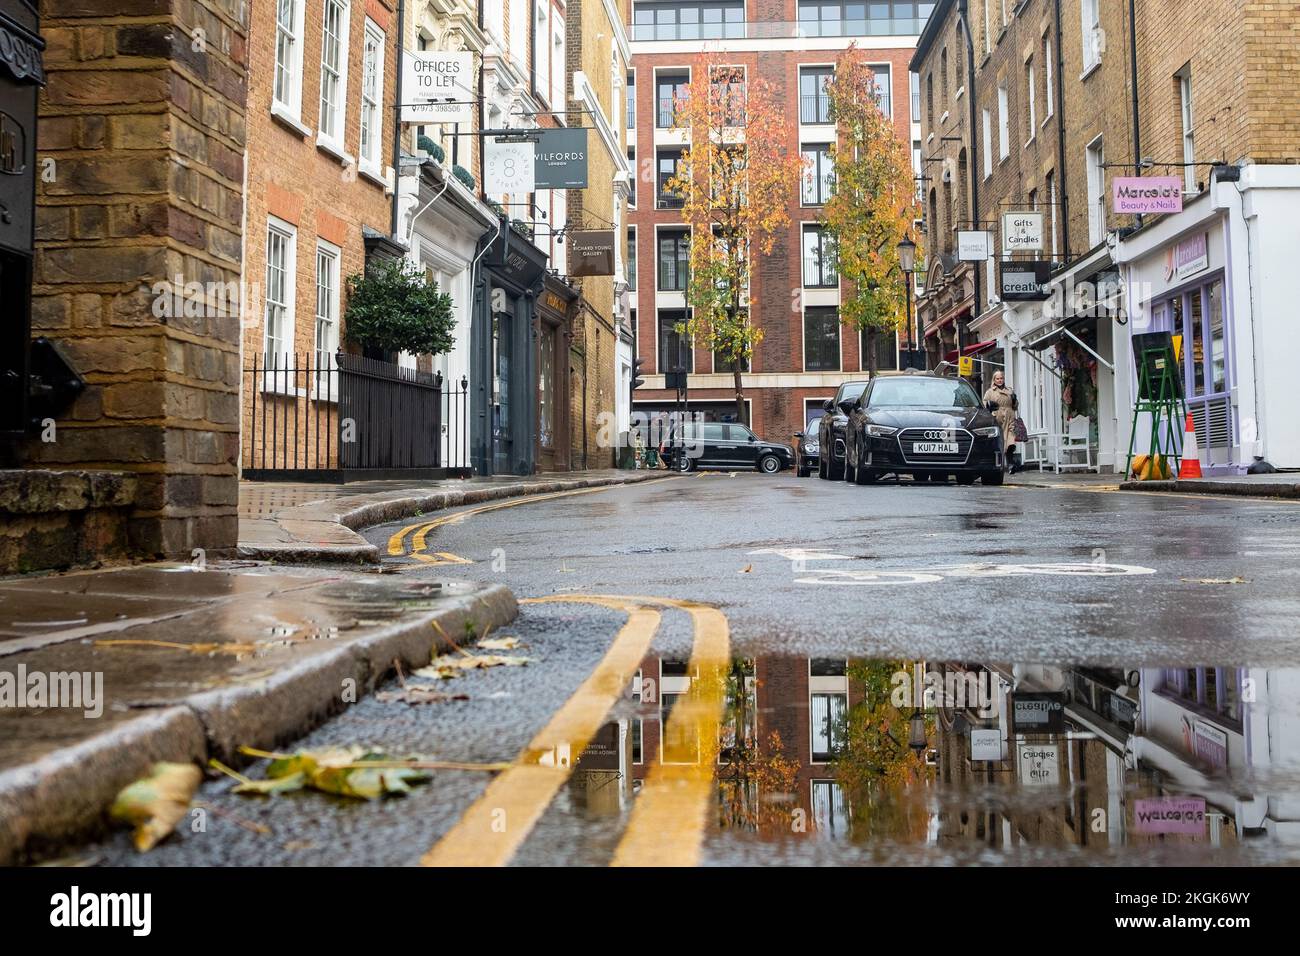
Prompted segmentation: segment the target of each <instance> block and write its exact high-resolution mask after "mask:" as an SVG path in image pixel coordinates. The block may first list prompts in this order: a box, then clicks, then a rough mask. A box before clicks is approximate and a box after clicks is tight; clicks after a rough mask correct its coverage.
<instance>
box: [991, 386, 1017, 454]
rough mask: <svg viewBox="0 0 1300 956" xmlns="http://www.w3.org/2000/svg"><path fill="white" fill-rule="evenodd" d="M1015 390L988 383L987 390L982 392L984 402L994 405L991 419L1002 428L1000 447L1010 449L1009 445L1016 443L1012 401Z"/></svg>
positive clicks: (1014, 410) (1014, 413) (1014, 411)
mask: <svg viewBox="0 0 1300 956" xmlns="http://www.w3.org/2000/svg"><path fill="white" fill-rule="evenodd" d="M1014 396H1015V392H1013V391H1011V389H1009V388H1006V387H1005V386H1004V387H1002V388H998V387H997V386H996V385H990V386H989V390H988V391H987V392H985V393H984V404H985V405H988V404H990V403H992V404H993V406H994V412H993V420H994V421H995V422H997V423H998V427H1000V428H1001V429H1002V448H1003V449H1004V450H1010V448H1011V446H1012V445H1014V444H1016V409H1015V407H1014V406H1013V404H1012V402H1013V399H1014Z"/></svg>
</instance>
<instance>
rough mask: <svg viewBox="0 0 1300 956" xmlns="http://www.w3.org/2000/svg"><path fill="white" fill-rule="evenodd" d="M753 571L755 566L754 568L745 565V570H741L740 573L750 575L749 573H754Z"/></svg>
mask: <svg viewBox="0 0 1300 956" xmlns="http://www.w3.org/2000/svg"><path fill="white" fill-rule="evenodd" d="M753 570H754V566H753V565H752V564H747V565H745V566H744V567H743V568H741V569H740V573H741V574H749V572H750V571H753Z"/></svg>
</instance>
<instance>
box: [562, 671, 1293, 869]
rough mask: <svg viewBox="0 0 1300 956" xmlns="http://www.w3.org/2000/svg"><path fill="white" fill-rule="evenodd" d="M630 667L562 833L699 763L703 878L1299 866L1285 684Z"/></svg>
mask: <svg viewBox="0 0 1300 956" xmlns="http://www.w3.org/2000/svg"><path fill="white" fill-rule="evenodd" d="M699 680H700V678H699V674H698V672H697V671H695V670H693V668H692V666H691V665H689V664H687V663H686V662H683V661H673V660H667V659H662V658H657V657H651V658H646V659H645V660H643V662H642V667H641V670H640V672H639V673H638V675H637V678H636V680H634V681H633V683H632V686H631V687H630V688H629V689H628V691H627V693H626V695H625V698H624V700H623V701H622V702H621V704H620V705H619V707H618V708H617V709H616V711H615V713H614V715H613V716H615V717H616V718H617V719H614V720H612V721H611V722H609V723H607V724H606V725H605V726H604V727H603V728H602V730H601V731H600V733H599V734H598V735H597V736H596V738H595V740H593V741H592V743H591V745H590V746H589V747H588V748H587V750H586V751H585V752H584V753H582V754H581V756H579V757H578V759H577V760H576V761H574V764H573V767H574V772H573V775H572V776H571V778H570V781H569V788H568V789H569V798H568V799H567V800H565V801H563V806H564V807H565V811H564V816H566V817H567V818H569V821H570V823H571V824H572V825H573V826H574V827H575V828H577V829H578V830H579V832H583V831H585V829H586V828H588V827H595V828H596V829H598V830H599V829H600V828H603V827H606V826H607V825H608V821H609V819H610V818H611V817H626V815H627V814H628V813H629V812H630V809H631V808H632V806H633V805H634V804H635V801H636V800H637V798H638V794H639V793H640V792H641V790H642V787H643V786H644V784H645V782H646V781H647V779H648V778H650V776H651V775H652V774H653V773H655V772H656V768H657V767H659V766H660V765H672V766H683V765H685V766H689V765H692V764H702V765H709V764H712V765H713V768H714V771H713V780H714V783H713V797H712V799H711V800H710V804H709V809H708V817H709V820H708V826H707V831H706V834H705V843H704V845H705V852H704V855H705V860H704V862H740V861H747V862H761V861H762V860H763V859H764V858H773V859H777V858H779V859H781V860H782V861H798V860H799V859H800V858H812V857H821V856H822V855H824V854H825V853H826V852H827V848H828V843H829V844H834V846H833V847H832V848H831V851H832V853H833V855H834V856H835V858H837V859H840V858H842V859H845V860H848V861H857V862H863V861H872V862H895V863H898V862H910V863H919V862H927V863H945V862H946V863H962V862H974V861H984V862H988V861H993V862H1006V863H1025V862H1031V863H1072V864H1078V863H1086V862H1089V861H1090V860H1092V861H1095V862H1111V863H1129V864H1149V863H1152V862H1168V863H1170V864H1178V863H1188V864H1196V863H1213V864H1215V865H1225V864H1255V863H1275V862H1292V863H1294V862H1300V738H1297V737H1296V736H1295V735H1294V734H1293V733H1290V732H1289V731H1288V730H1287V729H1286V728H1288V727H1292V726H1295V721H1296V720H1297V718H1300V669H1266V668H1235V667H1176V668H1172V667H1157V668H1147V667H1138V666H1135V667H1133V668H1127V669H1126V668H1086V667H1047V666H1043V665H1039V664H1034V665H1017V664H1008V663H1002V662H949V663H936V662H916V661H904V660H862V659H824V658H808V657H790V656H772V657H757V658H745V659H740V658H738V659H734V660H733V661H732V663H731V668H730V672H729V673H728V674H727V675H726V680H725V683H726V690H725V699H724V704H723V707H722V715H721V722H720V727H721V729H720V733H719V739H718V740H717V741H716V742H712V741H707V740H704V739H702V738H701V736H700V733H699V727H698V725H695V726H692V725H689V724H684V722H683V721H682V720H680V719H679V720H676V721H674V720H673V719H672V714H673V711H674V708H675V707H676V706H678V705H679V704H680V703H681V702H682V701H683V700H687V699H690V697H691V695H692V694H693V693H695V692H696V690H697V689H698V688H697V686H696V685H697V682H699Z"/></svg>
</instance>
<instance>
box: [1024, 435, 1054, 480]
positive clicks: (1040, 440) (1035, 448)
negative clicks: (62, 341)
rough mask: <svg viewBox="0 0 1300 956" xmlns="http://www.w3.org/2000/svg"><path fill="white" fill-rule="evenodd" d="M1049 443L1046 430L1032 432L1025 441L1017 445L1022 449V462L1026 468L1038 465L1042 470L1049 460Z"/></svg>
mask: <svg viewBox="0 0 1300 956" xmlns="http://www.w3.org/2000/svg"><path fill="white" fill-rule="evenodd" d="M1047 443H1048V435H1047V433H1046V432H1037V433H1030V435H1029V437H1027V438H1026V439H1025V440H1024V441H1022V442H1020V443H1019V445H1017V448H1019V450H1020V464H1021V466H1022V467H1024V468H1028V467H1029V466H1030V465H1037V466H1038V470H1039V471H1042V470H1043V466H1044V465H1046V464H1047V463H1048V461H1047Z"/></svg>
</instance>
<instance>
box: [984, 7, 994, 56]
mask: <svg viewBox="0 0 1300 956" xmlns="http://www.w3.org/2000/svg"><path fill="white" fill-rule="evenodd" d="M990 5H991V0H984V53H985V55H988V52H989V50H991V49H993V47H992V42H993V41H992V38H991V34H992V33H993V31H992V29H991V28H990V24H989V6H990Z"/></svg>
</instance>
